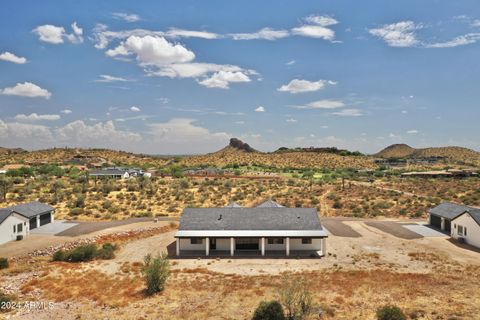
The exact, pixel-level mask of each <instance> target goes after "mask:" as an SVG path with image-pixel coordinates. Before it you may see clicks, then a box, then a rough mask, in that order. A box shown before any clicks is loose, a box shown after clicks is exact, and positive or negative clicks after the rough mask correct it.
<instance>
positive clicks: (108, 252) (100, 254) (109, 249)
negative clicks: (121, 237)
mask: <svg viewBox="0 0 480 320" xmlns="http://www.w3.org/2000/svg"><path fill="white" fill-rule="evenodd" d="M115 250H117V245H115V244H111V243H104V244H103V245H102V247H101V248H100V249H99V250H98V251H97V255H96V258H98V259H103V260H110V259H113V258H115Z"/></svg>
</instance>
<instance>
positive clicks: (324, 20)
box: [305, 15, 338, 27]
mask: <svg viewBox="0 0 480 320" xmlns="http://www.w3.org/2000/svg"><path fill="white" fill-rule="evenodd" d="M305 21H306V22H308V23H311V24H316V25H319V26H322V27H328V26H333V25H335V24H338V21H337V20H336V19H335V18H332V17H330V16H322V15H310V16H308V17H306V18H305Z"/></svg>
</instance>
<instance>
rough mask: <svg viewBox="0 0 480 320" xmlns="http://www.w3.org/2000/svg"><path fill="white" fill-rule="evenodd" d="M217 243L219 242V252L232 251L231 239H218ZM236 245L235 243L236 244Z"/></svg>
mask: <svg viewBox="0 0 480 320" xmlns="http://www.w3.org/2000/svg"><path fill="white" fill-rule="evenodd" d="M216 241H217V250H222V251H230V238H228V239H217V240H216ZM234 245H235V242H234ZM234 248H235V247H234Z"/></svg>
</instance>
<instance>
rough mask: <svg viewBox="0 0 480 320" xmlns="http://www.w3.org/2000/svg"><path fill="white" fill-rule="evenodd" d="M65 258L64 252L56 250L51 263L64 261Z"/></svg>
mask: <svg viewBox="0 0 480 320" xmlns="http://www.w3.org/2000/svg"><path fill="white" fill-rule="evenodd" d="M66 257H67V253H66V252H65V251H64V250H57V251H55V253H54V254H53V257H52V260H53V261H65V260H66Z"/></svg>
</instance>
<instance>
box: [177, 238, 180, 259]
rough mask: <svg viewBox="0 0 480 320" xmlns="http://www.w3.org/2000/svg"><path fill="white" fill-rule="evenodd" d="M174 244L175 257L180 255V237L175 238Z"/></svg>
mask: <svg viewBox="0 0 480 320" xmlns="http://www.w3.org/2000/svg"><path fill="white" fill-rule="evenodd" d="M176 245H177V257H178V256H180V239H179V238H177V239H176Z"/></svg>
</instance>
